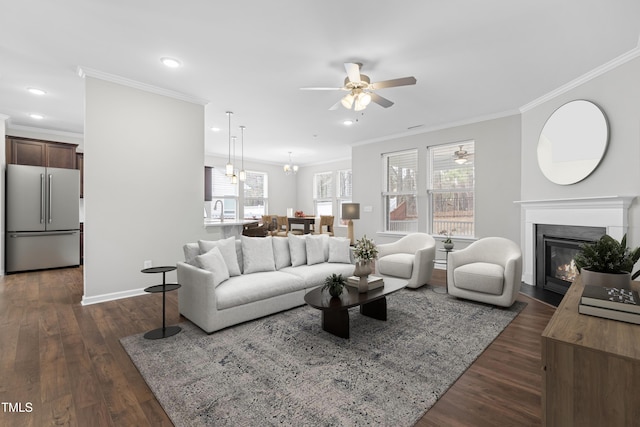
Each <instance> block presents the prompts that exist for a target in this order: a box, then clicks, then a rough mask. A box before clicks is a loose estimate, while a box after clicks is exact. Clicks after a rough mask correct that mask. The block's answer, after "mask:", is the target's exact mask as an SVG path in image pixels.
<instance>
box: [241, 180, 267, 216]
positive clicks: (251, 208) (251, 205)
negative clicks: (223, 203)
mask: <svg viewBox="0 0 640 427" xmlns="http://www.w3.org/2000/svg"><path fill="white" fill-rule="evenodd" d="M267 178H268V176H267V174H266V173H264V172H252V171H247V179H246V180H245V181H244V183H243V182H241V183H240V185H243V186H244V218H245V219H255V218H260V217H262V215H265V214H266V213H267V198H268V194H267V189H268V179H267Z"/></svg>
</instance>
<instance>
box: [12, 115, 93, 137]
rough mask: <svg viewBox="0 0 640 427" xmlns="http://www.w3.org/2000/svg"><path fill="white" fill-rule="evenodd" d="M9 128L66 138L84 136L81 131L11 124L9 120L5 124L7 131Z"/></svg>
mask: <svg viewBox="0 0 640 427" xmlns="http://www.w3.org/2000/svg"><path fill="white" fill-rule="evenodd" d="M0 118H1V117H0ZM9 130H16V131H23V132H35V133H44V134H47V135H56V136H63V137H67V138H78V139H83V138H84V134H82V133H76V132H67V131H62V130H54V129H45V128H37V127H33V126H24V125H14V124H11V122H9V124H8V126H7V131H9Z"/></svg>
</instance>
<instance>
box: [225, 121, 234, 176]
mask: <svg viewBox="0 0 640 427" xmlns="http://www.w3.org/2000/svg"><path fill="white" fill-rule="evenodd" d="M232 114H233V112H231V111H227V116H229V160H228V162H227V167H226V170H225V175H227V176H228V177H231V176H232V175H233V163H231V115H232Z"/></svg>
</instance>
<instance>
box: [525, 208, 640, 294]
mask: <svg viewBox="0 0 640 427" xmlns="http://www.w3.org/2000/svg"><path fill="white" fill-rule="evenodd" d="M635 198H636V196H604V197H584V198H575V199H555V200H520V201H516V202H515V203H516V204H519V205H520V207H521V208H522V211H523V221H524V245H523V248H522V257H523V259H522V261H523V268H522V281H523V282H525V283H527V284H530V285H533V284H535V282H534V280H535V278H534V270H535V256H536V247H535V245H536V225H537V224H549V225H577V226H586V227H604V228H605V229H606V233H607V234H608V235H610V236H611V237H613V238H615V239H617V240H621V239H622V236H624V235H625V233H626V232H627V228H628V212H629V206H630V205H631V203H632V202H633V200H634V199H635Z"/></svg>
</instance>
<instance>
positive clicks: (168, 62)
mask: <svg viewBox="0 0 640 427" xmlns="http://www.w3.org/2000/svg"><path fill="white" fill-rule="evenodd" d="M160 62H162V63H163V64H164V65H165V66H166V67H169V68H178V67H180V66H182V62H180V61H178V60H177V59H174V58H168V57H166V56H165V57H164V58H160Z"/></svg>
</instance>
